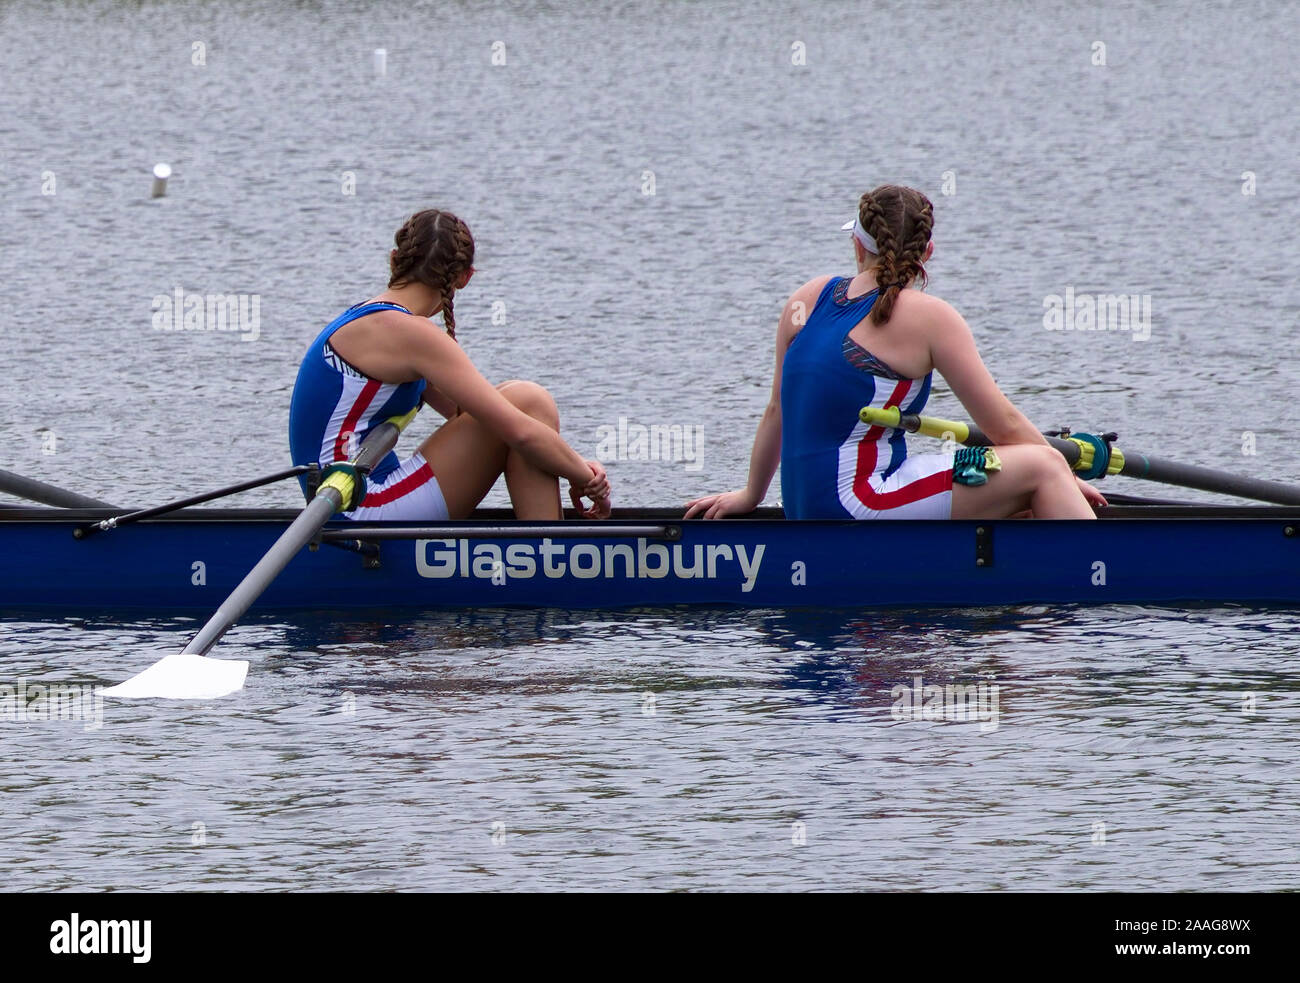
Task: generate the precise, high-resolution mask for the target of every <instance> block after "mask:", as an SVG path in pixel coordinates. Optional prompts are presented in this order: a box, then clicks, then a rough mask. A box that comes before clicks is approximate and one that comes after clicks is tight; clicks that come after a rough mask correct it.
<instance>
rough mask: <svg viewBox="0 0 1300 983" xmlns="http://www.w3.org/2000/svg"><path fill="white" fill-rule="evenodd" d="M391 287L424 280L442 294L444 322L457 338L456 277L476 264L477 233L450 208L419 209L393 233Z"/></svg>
mask: <svg viewBox="0 0 1300 983" xmlns="http://www.w3.org/2000/svg"><path fill="white" fill-rule="evenodd" d="M393 243H394V245H395V246H396V249H395V250H394V251H393V255H392V258H391V260H390V264H389V265H390V276H389V279H388V286H389V287H400V286H402V285H403V284H407V283H411V282H413V281H414V282H419V283H423V284H425V285H426V286H429V287H432V288H433V289H434V290H437V291H438V293H439V295H440V296H441V297H442V322H443V324H445V325H446V326H447V334H449V335H451V337H452V339H453V340H455V338H456V307H455V296H456V281H457V280H459V279H460V278H461V276H462V275H464V273H465V272H466V271H467V270H469V269H470V268H471V267H472V266H473V265H474V237H473V236H472V235H470V231H469V226H467V225H466V224H465V223H464V222H462V221H461V220H460V219H458V218H457V217H456V216H455V215H453V214H451V212H444V211H439V210H438V209H436V208H429V209H426V210H424V211H422V212H416V213H415V214H414V215H412V216H411V217H410V218H409V219H407V220H406V224H405V225H403V226H402V227H401V228H400V229H398V230H397V235H396V236H394V237H393Z"/></svg>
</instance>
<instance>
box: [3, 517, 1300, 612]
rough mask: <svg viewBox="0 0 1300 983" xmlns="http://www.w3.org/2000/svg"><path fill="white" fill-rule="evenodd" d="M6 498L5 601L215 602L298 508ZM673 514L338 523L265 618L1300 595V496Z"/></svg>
mask: <svg viewBox="0 0 1300 983" xmlns="http://www.w3.org/2000/svg"><path fill="white" fill-rule="evenodd" d="M119 513H120V510H111V509H102V508H98V509H97V508H32V507H9V508H3V509H0V549H2V550H3V555H4V557H5V561H6V562H5V563H4V564H3V565H0V608H2V609H3V613H5V614H12V613H14V612H18V611H25V610H31V611H72V610H75V611H78V612H87V611H117V610H123V611H129V610H147V611H150V612H153V613H159V612H169V611H177V612H180V611H186V612H190V611H211V610H212V609H213V608H214V607H215V606H217V605H218V604H219V603H220V602H221V601H222V599H223V598H225V597H226V596H227V595H228V594H230V593H231V591H232V590H233V589H234V588H235V587H236V585H238V584H239V583H240V581H241V579H242V578H243V577H244V576H245V575H246V574H247V573H248V571H249V569H250V567H252V566H253V565H254V564H256V563H257V562H258V560H259V558H261V557H262V556H263V555H264V554H265V553H266V552H267V550H268V549H269V548H270V547H271V545H272V544H273V543H275V541H276V539H277V537H279V536H280V535H281V534H282V533H283V532H284V531H285V530H286V528H287V527H288V526H289V524H290V523H291V522H292V521H293V520H294V519H295V518H296V517H297V516H298V515H299V512H298V511H295V510H289V509H284V510H280V509H197V508H190V509H185V510H182V511H179V512H172V513H169V514H166V515H162V516H158V517H157V518H152V519H145V520H143V521H139V522H136V523H134V524H131V525H125V526H122V527H121V528H111V529H109V530H108V531H103V532H98V533H96V534H95V535H89V536H84V537H83V538H78V536H77V532H78V530H85V529H86V528H87V527H88V526H90V525H91V524H92V523H94V522H97V521H99V520H103V519H106V518H108V517H109V516H112V515H115V514H119ZM680 515H681V513H680V511H678V510H667V509H644V510H632V509H622V510H616V512H615V515H614V517H613V518H612V519H610V520H608V521H605V522H591V521H565V522H561V523H550V524H545V525H539V524H536V523H527V522H518V521H515V520H514V519H513V518H512V517H511V513H510V512H508V511H505V510H480V511H479V512H478V513H476V514H475V517H474V518H473V519H472V520H469V521H464V522H445V523H438V524H430V525H420V526H412V525H409V524H400V523H375V524H366V525H364V526H363V525H360V524H357V523H349V522H345V521H337V522H331V523H329V524H327V525H326V526H325V527H324V529H323V531H322V532H321V533H320V534H319V535H318V536H317V537H316V539H315V540H314V541H313V543H312V545H311V546H310V547H309V548H308V549H305V550H302V551H301V552H300V553H298V554H297V555H296V556H294V558H293V559H292V560H291V561H290V562H289V564H288V566H287V567H286V568H285V570H284V572H283V573H282V574H281V575H280V576H278V577H277V578H276V579H275V580H274V581H273V582H272V583H271V584H270V585H269V586H268V587H267V588H266V590H265V592H264V593H263V594H262V595H261V596H260V597H259V598H258V599H257V602H256V605H255V607H256V608H257V609H258V610H273V609H292V608H300V609H312V608H314V609H329V610H343V609H372V610H374V609H384V610H398V609H402V610H408V611H409V610H414V609H435V608H476V607H502V606H519V607H565V608H616V607H640V606H660V605H709V606H725V605H743V606H747V607H756V608H783V607H839V608H878V607H900V606H901V607H912V606H945V607H950V606H957V607H965V606H972V605H1007V604H1025V603H1043V604H1059V603H1076V604H1116V603H1146V604H1172V605H1182V604H1188V603H1223V602H1233V603H1250V604H1263V603H1269V604H1272V603H1277V604H1297V603H1300V532H1298V531H1300V508H1295V507H1276V506H1186V505H1112V506H1111V507H1109V508H1106V509H1102V510H1101V517H1100V519H1099V521H1097V522H1071V521H1043V520H1001V521H995V522H973V521H971V522H968V521H933V522H932V521H910V522H909V521H897V522H794V521H791V520H787V519H785V518H784V517H783V515H782V513H781V511H780V510H779V509H760V510H759V511H757V512H755V513H754V514H753V515H752V516H749V517H746V518H741V519H727V520H722V521H707V522H706V521H703V520H689V521H683V520H682V519H681V518H680Z"/></svg>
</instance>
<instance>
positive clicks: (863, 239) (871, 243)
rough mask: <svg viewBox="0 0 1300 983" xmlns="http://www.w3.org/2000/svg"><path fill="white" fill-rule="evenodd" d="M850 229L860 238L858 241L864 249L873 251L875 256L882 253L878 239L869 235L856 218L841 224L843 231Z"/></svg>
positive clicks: (856, 237) (855, 237) (855, 236)
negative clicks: (877, 242) (877, 246)
mask: <svg viewBox="0 0 1300 983" xmlns="http://www.w3.org/2000/svg"><path fill="white" fill-rule="evenodd" d="M850 230H852V232H853V238H854V239H857V240H858V243H859V244H860V245H861V246H862V248H863V249H865V250H866V251H867V252H869V253H871V254H872V255H873V256H874V255H877V254H879V253H880V250H879V249H877V248H876V240H875V239H873V238H871V236H869V235H867V230H866V229H864V228H863V227H862V223H861V222H859V221H858V220H857V219H856V218H855V219H854V220H853V221H852V222H845V223H844V224H843V225H841V226H840V231H841V232H848V231H850Z"/></svg>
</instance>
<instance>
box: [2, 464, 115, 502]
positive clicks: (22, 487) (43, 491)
mask: <svg viewBox="0 0 1300 983" xmlns="http://www.w3.org/2000/svg"><path fill="white" fill-rule="evenodd" d="M0 491H2V492H5V493H7V494H9V495H16V496H18V497H19V498H25V499H27V500H28V501H29V502H40V503H41V504H42V505H53V506H54V507H55V508H60V509H111V508H113V506H111V505H109V504H108V503H107V502H101V501H100V500H99V499H97V498H89V497H87V496H85V495H78V494H77V493H76V492H71V491H68V490H67V489H65V488H59V487H57V486H56V485H47V484H46V483H45V482H43V481H37V480H36V479H35V478H24V477H23V476H22V475H20V474H14V473H13V472H12V471H0Z"/></svg>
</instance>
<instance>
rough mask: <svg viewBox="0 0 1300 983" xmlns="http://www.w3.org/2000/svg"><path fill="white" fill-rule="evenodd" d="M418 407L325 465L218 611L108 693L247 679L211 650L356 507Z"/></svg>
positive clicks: (227, 690) (214, 689) (166, 694)
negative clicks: (176, 650) (173, 649)
mask: <svg viewBox="0 0 1300 983" xmlns="http://www.w3.org/2000/svg"><path fill="white" fill-rule="evenodd" d="M418 409H419V407H416V409H413V410H411V412H410V413H408V414H406V416H403V417H393V418H392V419H391V420H388V421H387V422H385V423H381V424H379V425H378V426H377V427H375V428H373V429H372V430H371V431H370V433H369V434H367V435H366V439H365V440H363V441H362V442H361V448H360V450H359V451H358V452H357V455H356V457H354V458H353V459H352V460H351V461H350V462H348V464H347V465H344V466H341V467H340V466H338V465H334V466H331V467H329V468H327V469H326V472H325V476H324V478H323V479H322V480H321V483H320V487H319V488H317V490H316V497H315V498H313V499H312V500H311V501H310V502H308V503H307V507H306V508H305V509H303V510H302V512H301V514H299V516H298V518H296V519H294V520H293V522H292V523H290V525H289V528H288V529H286V530H285V531H284V532H283V533H281V535H280V538H279V539H277V540H276V541H275V545H273V546H272V547H271V548H270V549H269V550H268V551H267V553H266V555H265V556H264V557H262V559H261V560H259V561H258V563H257V566H255V567H253V569H252V570H250V571H249V572H248V575H247V576H246V577H245V578H244V579H243V580H242V581H240V583H239V586H238V587H236V588H235V589H234V591H232V592H231V595H230V596H229V597H228V598H226V600H225V603H223V604H222V605H221V607H219V608H218V609H217V613H216V614H214V615H213V616H212V617H211V618H209V619H208V623H207V624H206V625H204V626H203V627H202V628H201V629H199V633H198V634H197V635H195V636H194V640H193V641H192V642H190V644H189V645H187V646H185V649H184V651H182V652H181V653H180V654H178V655H169V656H166V657H165V658H163V659H162V660H161V661H159V662H156V663H155V664H154V665H152V666H150V667H149V668H148V669H146V670H144V672H141V673H139V674H138V675H135V676H132V677H131V678H130V679H128V680H127V681H126V682H124V683H119V684H118V685H117V686H112V687H109V688H108V689H106V690H104V695H105V696H118V697H126V698H132V699H135V698H142V697H161V698H164V699H173V700H211V699H215V698H217V697H219V696H228V695H229V694H231V693H234V692H235V691H236V690H238V689H240V688H241V687H242V686H243V685H244V678H245V676H247V675H248V663H247V662H244V661H236V660H233V659H209V658H207V653H208V651H209V650H210V649H211V648H212V646H214V645H215V644H217V641H218V640H219V639H220V638H221V636H222V635H224V634H225V633H226V632H227V631H228V630H229V629H230V627H231V626H232V625H233V624H234V623H235V622H236V621H238V620H239V619H240V618H241V617H243V615H244V612H246V611H247V610H248V609H249V607H250V606H252V604H253V602H254V601H256V600H257V599H258V598H259V597H261V596H262V593H263V592H264V591H265V590H266V589H267V587H269V586H270V585H271V581H273V580H274V579H275V578H276V577H277V576H279V574H280V571H281V570H283V569H284V568H285V567H287V566H288V565H289V561H290V560H292V559H293V558H294V557H295V556H297V555H298V553H299V551H300V550H301V549H302V548H303V547H304V546H306V545H307V544H308V543H309V542H311V540H312V539H314V538H315V537H316V535H317V534H318V533H319V532H320V531H321V528H322V527H323V526H324V525H325V523H327V522H329V520H330V519H331V518H333V516H334V514H335V513H336V512H347V511H350V510H351V509H353V508H355V507H356V505H357V504H358V503H359V501H360V500H361V499H362V498H363V497H364V496H365V477H364V476H365V475H367V474H369V473H370V470H371V469H372V468H373V467H374V466H375V465H376V464H378V463H379V462H380V461H381V460H383V458H384V455H386V454H387V453H388V452H389V451H391V450H392V449H393V446H394V445H395V444H396V443H397V438H398V436H399V435H400V434H401V432H402V429H403V428H404V427H405V426H406V425H407V424H408V423H410V422H411V420H412V419H413V418H414V417H415V414H416V412H417V411H418Z"/></svg>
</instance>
